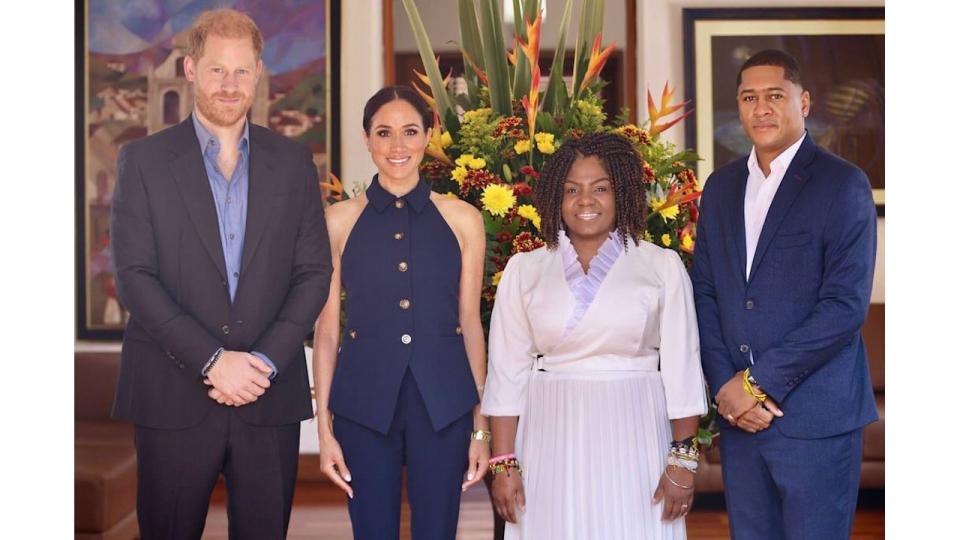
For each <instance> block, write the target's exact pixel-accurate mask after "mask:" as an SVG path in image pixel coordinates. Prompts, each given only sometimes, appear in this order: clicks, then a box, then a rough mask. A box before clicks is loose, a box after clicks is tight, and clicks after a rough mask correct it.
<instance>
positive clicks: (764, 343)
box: [692, 50, 877, 540]
mask: <svg viewBox="0 0 960 540" xmlns="http://www.w3.org/2000/svg"><path fill="white" fill-rule="evenodd" d="M737 102H738V107H739V111H740V122H741V124H742V125H743V128H744V130H745V131H746V133H747V135H748V136H749V137H750V139H751V141H752V142H753V150H752V151H751V153H750V155H749V156H748V157H744V158H741V159H738V160H736V161H734V162H732V163H730V164H727V165H725V166H723V167H721V168H719V169H717V171H716V172H714V173H713V174H712V175H711V176H710V178H709V179H708V181H707V182H706V184H705V189H704V193H703V198H702V200H701V219H700V222H699V223H698V224H697V249H696V253H695V256H694V265H693V275H692V280H693V286H694V292H695V298H696V305H697V312H698V319H699V325H700V343H701V354H702V361H703V370H704V373H705V374H706V376H707V379H708V383H709V386H710V392H711V395H712V396H713V397H714V399H715V400H716V402H717V405H718V408H719V413H720V415H721V417H722V420H721V421H720V422H721V436H720V441H721V442H720V451H721V460H722V464H723V480H724V485H725V487H726V500H727V510H728V512H729V514H730V527H731V529H732V534H733V537H734V538H735V539H738V540H739V539H763V540H772V539H781V538H789V539H816V540H827V539H834V538H837V539H839V538H848V537H849V534H850V529H851V526H852V524H853V515H854V510H855V507H856V500H857V489H858V485H859V479H860V461H861V455H862V444H863V443H862V432H863V427H864V426H865V425H866V424H868V423H870V422H872V421H874V420H876V419H877V411H876V406H875V404H874V401H873V392H872V390H871V386H870V379H869V374H868V372H867V359H866V352H865V350H864V345H863V340H862V339H861V336H860V326H861V325H862V324H863V321H864V319H865V318H866V314H867V308H868V305H869V302H870V290H871V286H872V283H873V266H874V260H875V255H876V213H875V210H874V205H873V198H872V196H871V189H870V183H869V181H868V180H867V178H866V175H864V173H863V171H861V170H860V169H858V168H857V167H856V166H854V165H852V164H850V163H848V162H846V161H844V160H842V159H840V158H838V157H837V156H835V155H833V154H830V153H829V152H827V151H826V150H824V149H822V148H820V147H818V146H817V145H816V144H815V143H814V142H813V139H812V138H811V137H810V135H809V134H807V133H806V131H805V129H804V118H805V117H806V116H807V114H808V113H809V111H810V94H809V92H807V91H806V90H804V89H803V86H802V83H801V79H800V68H799V66H798V64H797V61H796V60H795V59H794V58H793V57H791V56H790V55H788V54H786V53H784V52H782V51H776V50H767V51H762V52H760V53H757V54H756V55H754V56H753V57H751V58H750V59H749V60H747V61H746V63H744V65H743V67H742V68H741V69H740V73H739V75H738V77H737Z"/></svg>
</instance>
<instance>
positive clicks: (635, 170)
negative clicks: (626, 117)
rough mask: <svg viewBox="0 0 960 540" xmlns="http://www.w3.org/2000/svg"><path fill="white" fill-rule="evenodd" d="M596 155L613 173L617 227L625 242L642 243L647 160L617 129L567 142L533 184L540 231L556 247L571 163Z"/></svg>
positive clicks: (552, 247) (549, 246)
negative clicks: (613, 131)
mask: <svg viewBox="0 0 960 540" xmlns="http://www.w3.org/2000/svg"><path fill="white" fill-rule="evenodd" d="M588 156H596V157H597V158H598V159H599V160H600V162H601V163H602V164H603V168H604V170H605V171H606V172H607V174H608V175H610V181H611V183H612V184H613V196H614V201H615V203H616V210H617V220H616V228H617V232H618V234H619V235H620V240H621V241H622V242H623V245H624V246H626V245H627V239H628V238H630V239H632V240H633V242H634V244H636V245H639V243H640V237H641V236H642V235H643V231H644V229H645V226H644V223H645V221H646V218H647V196H646V191H645V190H644V188H643V161H642V160H641V159H640V156H639V155H638V154H637V151H636V150H634V148H633V144H632V143H631V142H630V141H628V140H627V139H625V138H623V137H621V136H619V135H615V134H613V133H593V134H589V135H584V136H583V137H581V138H579V139H570V140H568V141H567V142H565V143H563V145H562V146H560V148H559V149H558V150H557V152H556V153H555V154H553V156H552V157H551V158H550V161H549V162H548V163H547V165H546V167H544V169H543V172H542V173H541V175H540V180H539V181H537V184H536V186H534V188H533V204H534V205H535V206H536V208H537V212H539V213H540V218H541V220H542V222H541V224H540V234H541V235H542V236H543V239H544V241H546V243H547V247H548V248H550V249H556V248H557V245H558V244H559V242H560V228H561V227H562V225H563V223H562V222H563V217H562V215H561V213H560V212H561V208H562V206H563V184H564V182H565V181H566V179H567V174H569V172H570V166H571V165H573V162H574V161H576V160H577V159H578V158H581V157H588Z"/></svg>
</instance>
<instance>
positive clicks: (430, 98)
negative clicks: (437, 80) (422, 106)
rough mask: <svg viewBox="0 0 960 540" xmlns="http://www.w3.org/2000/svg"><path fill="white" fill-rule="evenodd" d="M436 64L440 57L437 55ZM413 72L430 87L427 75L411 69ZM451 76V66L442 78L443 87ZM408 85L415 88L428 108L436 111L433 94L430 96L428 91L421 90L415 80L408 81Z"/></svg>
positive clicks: (438, 63)
mask: <svg viewBox="0 0 960 540" xmlns="http://www.w3.org/2000/svg"><path fill="white" fill-rule="evenodd" d="M437 65H438V66H439V65H440V57H439V56H438V57H437ZM413 73H414V74H415V75H416V76H417V78H418V79H420V81H421V82H423V84H425V85H427V88H430V78H429V77H427V76H426V75H424V74H423V73H420V72H419V71H417V70H413ZM452 76H453V68H451V69H450V71H449V72H448V73H447V76H446V77H444V78H443V86H444V88H446V87H447V85H448V84H450V78H451V77H452ZM410 86H412V87H413V89H414V90H416V91H417V93H418V94H420V97H422V98H423V99H424V101H426V102H427V104H428V105H430V108H431V109H433V111H434V112H437V111H438V109H437V100H435V99H433V96H431V95H430V94H428V93H426V92H425V91H423V90H421V89H420V87H419V86H417V83H416V81H410Z"/></svg>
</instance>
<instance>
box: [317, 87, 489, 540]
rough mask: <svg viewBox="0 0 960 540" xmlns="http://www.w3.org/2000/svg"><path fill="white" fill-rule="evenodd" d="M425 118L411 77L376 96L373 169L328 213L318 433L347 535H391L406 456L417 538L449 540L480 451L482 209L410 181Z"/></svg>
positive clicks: (481, 460)
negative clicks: (345, 510)
mask: <svg viewBox="0 0 960 540" xmlns="http://www.w3.org/2000/svg"><path fill="white" fill-rule="evenodd" d="M432 118H433V113H432V112H431V110H430V108H429V107H428V106H427V104H426V103H425V102H424V101H423V99H422V98H420V96H418V95H417V94H416V93H415V92H413V91H412V90H411V89H410V88H408V87H403V86H391V87H387V88H383V89H382V90H380V91H378V92H377V93H376V94H374V96H373V97H371V98H370V100H369V101H367V104H366V106H365V107H364V111H363V131H364V134H363V138H364V141H365V142H366V145H367V149H368V150H369V152H370V157H371V158H372V159H373V162H374V164H375V165H376V167H377V171H378V173H377V174H376V175H375V176H374V177H373V180H372V181H371V183H370V186H369V187H368V188H367V190H366V192H365V193H363V194H361V195H359V196H357V197H355V198H353V199H350V200H347V201H343V202H340V203H337V204H335V205H333V206H331V207H330V208H329V209H328V210H327V212H326V219H327V229H328V231H329V234H330V243H331V251H332V256H333V276H332V280H331V285H330V287H331V289H330V296H329V298H328V300H327V303H326V305H325V306H324V308H323V311H322V312H321V313H320V317H319V319H318V321H317V327H316V332H315V338H314V351H315V352H314V374H315V377H316V388H317V420H318V428H317V429H318V433H319V437H320V460H321V464H322V467H323V471H324V473H325V474H326V475H327V476H328V477H329V478H330V479H331V480H332V481H333V482H334V483H335V484H336V485H337V486H339V487H340V488H341V489H343V490H344V491H345V492H346V493H347V495H348V496H349V501H348V504H349V509H350V520H351V522H352V524H353V535H354V538H357V539H376V540H381V539H389V538H398V537H399V529H400V474H401V470H402V468H403V467H404V466H405V467H406V469H407V494H408V498H409V502H410V510H411V518H412V519H411V522H412V523H411V526H412V536H413V538H414V539H415V540H417V539H423V540H426V539H430V540H440V539H451V540H452V539H453V538H455V536H456V531H457V519H458V516H459V510H460V493H461V492H462V491H464V490H466V488H467V487H469V486H470V485H472V484H475V483H477V482H479V481H480V480H481V479H482V478H483V475H484V473H485V472H486V467H487V460H488V458H489V454H490V450H489V431H488V430H489V427H488V419H486V418H485V417H483V416H482V415H481V414H480V406H479V393H480V392H481V391H482V388H483V382H484V378H485V376H486V367H485V358H484V354H485V351H484V338H483V328H482V326H481V324H480V287H481V283H482V280H483V261H484V252H485V248H486V237H485V233H484V229H483V219H482V218H481V216H480V213H479V212H478V211H477V210H476V209H475V208H474V207H472V206H470V205H469V204H468V203H466V202H464V201H461V200H457V199H452V198H448V197H445V196H441V195H439V194H436V193H432V192H431V191H430V188H429V187H428V186H427V184H426V183H425V181H424V180H423V178H421V177H420V174H419V165H420V161H421V160H422V159H423V154H424V151H425V149H426V147H427V143H428V142H429V141H430V135H431V128H430V126H431V125H432ZM341 292H344V293H346V311H347V317H346V323H345V327H344V328H341V325H340V303H341ZM338 345H339V350H338ZM465 473H466V474H465Z"/></svg>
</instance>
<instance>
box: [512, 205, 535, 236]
mask: <svg viewBox="0 0 960 540" xmlns="http://www.w3.org/2000/svg"><path fill="white" fill-rule="evenodd" d="M517 214H519V215H520V217H522V218H524V219H529V220H530V222H531V223H533V226H534V227H536V228H537V230H538V231H539V230H540V214H539V213H537V209H536V208H534V207H533V205H532V204H521V205H520V207H519V208H517Z"/></svg>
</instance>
